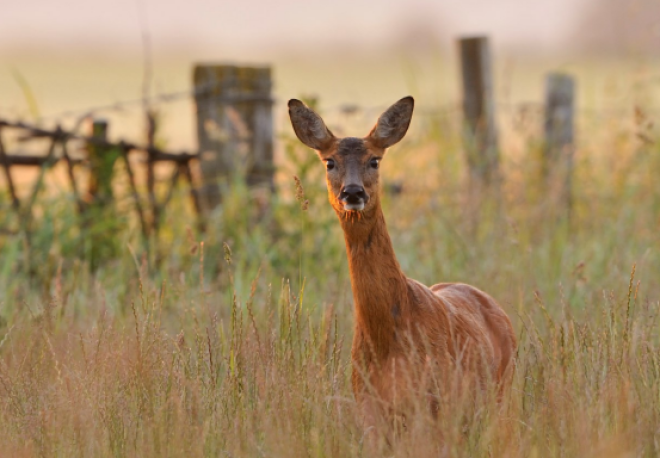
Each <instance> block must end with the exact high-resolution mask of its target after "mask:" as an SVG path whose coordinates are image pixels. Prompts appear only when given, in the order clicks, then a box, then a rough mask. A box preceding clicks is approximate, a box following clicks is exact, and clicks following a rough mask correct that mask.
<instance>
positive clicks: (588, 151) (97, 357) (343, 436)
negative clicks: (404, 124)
mask: <svg viewBox="0 0 660 458" xmlns="http://www.w3.org/2000/svg"><path fill="white" fill-rule="evenodd" d="M523 114H524V113H523ZM628 118H630V119H628ZM636 119H637V121H634V119H633V114H632V113H631V114H630V116H627V117H626V118H625V119H623V120H621V118H618V117H612V118H611V119H608V120H607V121H606V123H605V124H604V123H596V122H595V121H594V120H593V119H590V118H588V117H587V116H586V115H585V116H584V117H583V119H582V125H583V130H582V135H581V139H580V148H579V150H578V151H577V155H576V167H575V172H574V173H575V174H574V179H573V184H574V186H573V207H572V211H571V213H570V217H569V216H567V211H566V208H564V207H563V206H562V205H560V204H559V203H558V201H557V199H556V198H555V197H554V196H555V195H556V194H557V192H556V189H555V186H554V184H553V181H552V180H551V181H550V183H547V184H545V183H544V181H543V180H542V179H541V170H542V167H541V164H540V157H541V151H542V145H541V142H540V141H539V137H538V133H537V131H536V129H533V128H528V127H526V126H529V125H530V122H529V120H527V121H525V119H523V118H521V117H520V113H516V114H515V116H512V117H511V119H508V118H507V119H506V120H505V121H506V122H510V124H511V125H513V126H514V128H513V129H510V130H509V131H508V132H507V134H506V137H505V138H504V143H503V150H504V163H503V167H502V169H503V170H502V174H503V177H504V180H503V184H502V189H501V192H499V193H498V194H492V193H490V194H489V193H486V192H483V193H481V192H476V191H474V187H473V186H471V185H470V182H469V179H468V177H467V173H466V171H465V166H464V162H463V157H462V153H461V146H460V138H459V135H458V133H459V132H460V129H459V118H458V116H457V114H456V115H454V114H449V115H447V112H446V111H442V112H439V113H435V114H427V115H422V116H417V115H416V117H415V118H414V120H413V130H412V131H411V132H410V134H409V135H408V138H409V140H407V142H404V143H402V144H401V145H399V146H396V147H394V148H393V149H392V151H390V152H389V153H388V155H387V156H386V158H385V160H384V161H383V172H382V173H383V176H384V181H385V182H386V189H385V198H384V211H385V214H386V218H387V220H388V225H389V231H390V234H391V236H392V238H393V243H394V246H395V249H396V251H397V255H398V257H399V260H400V263H401V265H402V267H403V269H404V271H405V272H406V273H407V274H408V275H409V276H410V277H412V278H416V279H418V280H420V281H422V282H424V283H427V284H432V283H435V282H439V281H467V282H470V283H472V284H474V285H476V286H478V287H480V288H481V289H483V290H485V291H487V292H489V293H490V294H491V295H493V296H494V297H495V298H497V299H498V301H499V302H500V303H501V304H502V305H503V307H504V308H505V310H506V311H507V312H508V313H509V315H510V316H511V318H512V320H513V322H514V326H515V329H516V331H517V334H518V336H519V341H520V347H519V354H518V360H517V361H518V362H517V370H516V373H515V377H514V382H513V388H512V390H511V392H510V393H509V394H508V395H507V396H506V397H505V399H504V400H503V402H502V403H501V405H499V406H498V405H496V404H495V403H492V402H491V403H488V402H484V403H483V404H482V405H479V406H478V407H479V408H478V409H476V410H467V409H468V408H469V406H467V405H465V404H463V403H461V402H456V403H453V404H451V403H449V405H448V406H447V408H446V409H444V410H443V411H442V413H441V417H440V419H439V420H438V421H433V420H432V419H430V418H429V417H428V415H427V414H426V413H425V411H423V410H420V411H419V412H418V413H417V415H416V416H414V417H413V418H414V420H411V421H410V422H409V424H408V429H407V431H406V432H405V433H402V434H399V435H398V436H396V437H395V438H394V440H393V441H392V442H391V443H390V444H387V443H385V442H384V441H381V442H379V443H378V444H377V445H376V446H375V447H376V449H375V450H374V449H371V448H370V447H369V446H368V442H367V441H365V433H364V431H363V429H362V427H361V424H360V420H359V415H358V412H357V411H356V406H355V402H354V399H353V395H352V393H351V388H350V383H349V377H350V373H351V367H350V354H349V352H350V342H351V338H352V315H351V314H352V310H351V301H352V296H351V292H350V283H349V279H348V273H347V269H346V259H345V253H344V245H343V238H342V235H341V231H340V228H339V225H338V224H337V222H336V221H335V215H334V214H333V212H332V211H331V209H330V208H329V206H328V204H327V202H326V196H325V185H324V178H323V167H322V165H321V164H319V163H318V160H317V158H316V157H315V155H314V154H313V153H312V152H310V151H308V150H306V149H305V148H303V147H299V146H297V142H295V141H293V139H292V138H291V135H289V134H285V135H284V138H282V144H283V145H284V150H285V152H286V160H285V161H282V162H283V163H282V168H281V170H280V177H279V180H278V181H279V192H278V194H277V195H276V196H274V197H273V198H272V200H271V202H270V204H269V205H268V206H260V205H258V204H257V202H256V200H257V199H256V198H255V197H254V196H253V194H252V191H250V190H248V189H246V188H245V187H244V186H242V185H241V182H240V180H239V179H237V180H236V182H234V183H232V186H231V192H226V193H225V200H224V203H223V205H222V207H221V208H220V209H218V211H217V212H215V213H214V214H213V215H212V216H211V217H210V221H209V223H208V231H207V232H206V233H205V234H201V233H197V232H196V230H195V225H194V223H192V222H193V221H194V218H193V217H192V216H190V215H192V211H191V209H190V208H188V205H189V203H188V200H187V196H186V190H185V189H181V191H180V195H178V196H176V197H175V199H174V200H173V204H172V205H171V207H169V208H168V210H167V212H166V214H165V215H164V216H163V218H164V220H163V224H162V230H161V238H160V240H159V241H158V243H157V244H155V243H152V244H151V246H150V247H149V249H147V246H146V245H145V244H144V243H143V242H142V241H141V239H140V231H139V227H138V226H137V224H136V221H132V220H131V218H128V217H127V218H126V220H125V221H124V222H123V223H122V224H121V225H112V224H109V223H108V227H112V228H113V229H112V230H111V231H109V230H105V231H104V230H103V223H102V222H99V224H98V230H99V231H102V233H104V234H105V236H106V237H111V238H112V239H113V240H114V241H116V242H117V246H119V247H121V248H120V249H119V250H117V252H116V255H113V257H112V258H111V259H109V260H107V261H106V262H105V263H104V264H102V265H100V266H98V268H97V269H96V270H95V271H94V273H92V269H91V268H90V262H91V261H90V260H91V256H92V253H93V252H94V248H93V247H91V246H89V241H90V240H93V239H94V238H97V237H98V234H93V235H90V234H88V233H86V232H81V231H80V230H79V229H78V227H79V225H78V224H77V223H78V222H77V216H76V215H75V208H74V206H73V205H72V202H71V201H70V198H69V196H68V195H67V194H66V192H64V191H62V192H59V193H48V195H43V196H42V197H41V198H40V199H41V200H40V202H39V205H38V207H39V208H38V212H37V218H38V219H37V220H36V221H35V224H34V225H33V226H34V227H35V230H34V233H33V234H32V236H31V243H30V244H29V245H28V244H27V243H26V242H25V237H24V236H22V235H20V234H19V235H18V236H3V237H2V239H0V272H1V275H0V315H1V317H2V319H1V320H0V449H2V450H3V455H7V456H16V457H20V456H26V457H27V456H48V457H55V456H62V457H71V456H81V457H83V456H97V457H104V456H114V457H121V456H140V457H149V456H153V457H164V456H231V457H239V456H245V457H254V456H314V457H316V456H319V457H320V456H332V457H335V456H410V457H419V456H438V455H443V454H446V455H447V456H470V457H475V456H520V457H530V456H621V455H624V454H625V455H634V456H657V455H658V454H659V453H660V429H659V428H658V425H660V339H659V335H660V329H659V326H658V317H657V314H658V309H659V308H660V284H659V283H658V276H657V272H658V271H660V251H659V249H660V239H659V237H658V232H657V230H658V225H659V223H660V186H658V184H657V180H656V176H657V173H658V171H659V170H660V147H659V143H658V141H657V139H655V138H653V131H652V129H651V128H650V127H648V120H647V119H646V118H645V115H644V114H643V113H642V112H641V110H640V111H638V116H637V118H636ZM514 121H515V122H514ZM635 122H636V123H635ZM507 125H508V124H507ZM596 125H597V126H598V127H594V126H596ZM645 126H646V127H645ZM647 127H648V128H647ZM585 128H588V129H589V130H588V131H585V130H584V129H585ZM640 129H646V130H644V131H643V132H641V133H643V134H644V135H643V137H640V136H639V135H638V134H640ZM287 132H288V130H287ZM592 132H593V135H590V134H591V133H592ZM293 175H297V176H298V177H299V178H300V185H299V186H298V188H297V189H296V182H295V181H294V179H293ZM387 183H400V184H401V188H402V192H398V187H391V186H387ZM296 196H297V197H298V200H296ZM4 202H7V200H4ZM127 202H128V200H127ZM128 205H129V203H125V202H121V201H120V202H118V203H117V208H118V211H119V210H121V209H122V208H124V209H125V208H126V207H127V206H128ZM0 211H1V212H2V215H0V216H1V217H2V220H3V221H5V222H6V224H7V225H11V224H13V222H14V220H13V218H15V216H13V214H12V213H11V211H10V209H9V207H8V205H6V204H5V205H3V206H2V208H1V209H0ZM183 215H185V216H183ZM95 227H96V226H95ZM161 257H162V261H161V262H160V263H156V262H155V260H156V259H157V258H161ZM468 412H471V413H469V414H468Z"/></svg>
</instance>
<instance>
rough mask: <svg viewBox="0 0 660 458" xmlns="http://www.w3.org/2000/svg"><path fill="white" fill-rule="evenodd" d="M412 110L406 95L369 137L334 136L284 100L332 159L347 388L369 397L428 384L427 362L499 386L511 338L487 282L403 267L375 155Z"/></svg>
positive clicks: (304, 133)
mask: <svg viewBox="0 0 660 458" xmlns="http://www.w3.org/2000/svg"><path fill="white" fill-rule="evenodd" d="M412 111H413V99H412V97H407V98H404V99H401V100H400V101H399V102H397V103H396V104H394V105H393V106H392V107H390V108H389V109H388V110H387V111H386V112H385V113H383V115H381V117H380V118H379V120H378V123H377V124H376V126H375V127H374V129H373V130H372V131H371V132H370V133H369V135H368V136H367V137H365V138H361V139H360V138H352V137H349V138H344V139H338V138H336V137H335V136H334V135H333V134H332V133H331V132H330V130H329V129H328V128H327V127H326V125H325V123H324V122H323V120H322V119H321V118H320V117H319V116H318V115H317V114H316V113H315V112H314V111H312V110H311V109H309V108H307V107H306V106H305V105H304V104H303V103H302V102H300V101H298V100H291V101H290V102H289V114H290V117H291V122H292V124H293V127H294V130H295V132H296V135H297V136H298V138H299V139H300V140H301V141H302V142H303V143H305V144H306V145H307V146H309V147H311V148H313V149H316V150H317V151H318V154H319V156H320V158H321V160H323V161H325V162H326V163H327V164H328V172H327V175H326V177H327V186H328V196H329V200H330V203H331V205H332V207H333V209H334V210H335V212H336V213H337V216H338V217H339V221H340V223H341V227H342V229H343V231H344V238H345V241H346V252H347V254H348V265H349V269H350V277H351V286H352V290H353V298H354V302H355V310H354V315H355V335H354V338H353V348H352V360H353V364H354V367H353V376H352V383H353V390H354V393H355V396H356V398H357V400H358V401H359V402H361V403H363V404H365V406H366V405H368V404H369V399H370V396H369V393H374V394H375V395H376V397H377V398H378V402H379V403H380V404H381V405H383V404H384V405H386V406H390V407H394V408H396V406H397V405H399V404H400V403H402V402H405V398H406V395H407V392H408V391H411V390H415V389H422V390H424V389H425V387H424V386H420V385H424V383H426V382H425V380H427V379H426V378H425V374H427V373H429V372H431V371H434V373H435V374H436V375H438V374H439V376H440V377H441V378H443V379H445V380H447V381H449V383H450V384H451V383H455V381H456V380H457V379H458V381H459V384H463V382H466V383H468V384H470V385H477V386H482V387H483V386H486V385H487V384H488V383H495V384H498V386H499V387H500V388H501V387H502V386H504V385H506V384H507V383H509V380H510V377H509V374H510V372H511V369H512V361H513V356H514V353H515V350H516V345H517V343H516V337H515V334H514V331H513V328H512V326H511V322H510V320H509V318H508V317H507V315H506V313H505V312H504V311H503V310H502V308H501V307H500V306H499V305H498V304H497V302H495V300H493V298H491V297H490V296H489V295H487V294H486V293H484V292H483V291H480V290H479V289H477V288H475V287H473V286H470V285H466V284H462V283H439V284H437V285H433V286H431V287H430V288H428V287H426V286H424V285H422V284H421V283H419V282H417V281H415V280H413V279H410V278H407V277H406V275H405V274H404V273H403V272H402V271H401V267H400V266H399V263H398V261H397V259H396V256H395V253H394V249H393V247H392V242H391V240H390V237H389V234H388V232H387V227H386V224H385V217H384V215H383V212H382V209H381V205H380V197H379V192H378V191H379V174H378V167H377V165H378V162H379V161H380V159H381V158H382V157H383V156H384V154H385V149H386V148H387V147H389V146H391V145H393V144H394V143H396V142H398V141H399V140H400V139H401V138H402V137H403V136H404V135H405V133H406V131H407V129H408V125H409V123H410V119H411V116H412ZM348 191H350V192H348ZM354 208H358V210H355V209H354Z"/></svg>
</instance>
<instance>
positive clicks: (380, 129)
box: [367, 96, 415, 148]
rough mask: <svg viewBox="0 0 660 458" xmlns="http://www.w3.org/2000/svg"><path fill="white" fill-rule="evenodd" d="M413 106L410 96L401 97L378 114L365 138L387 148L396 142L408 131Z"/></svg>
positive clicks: (413, 101) (413, 102)
mask: <svg viewBox="0 0 660 458" xmlns="http://www.w3.org/2000/svg"><path fill="white" fill-rule="evenodd" d="M414 107H415V100H414V99H413V98H412V97H410V96H408V97H404V98H402V99H401V100H399V101H398V102H396V103H395V104H394V105H392V106H391V107H389V108H388V109H387V110H386V111H385V113H383V114H382V115H380V118H378V122H377V123H376V125H375V126H374V128H373V129H372V130H371V132H369V135H368V136H367V138H368V139H369V140H371V141H372V142H373V143H374V145H376V146H377V147H379V148H389V147H390V146H392V145H394V144H395V143H398V142H399V141H400V140H401V139H402V138H403V136H404V135H406V132H407V131H408V126H409V125H410V119H411V118H412V113H413V108H414Z"/></svg>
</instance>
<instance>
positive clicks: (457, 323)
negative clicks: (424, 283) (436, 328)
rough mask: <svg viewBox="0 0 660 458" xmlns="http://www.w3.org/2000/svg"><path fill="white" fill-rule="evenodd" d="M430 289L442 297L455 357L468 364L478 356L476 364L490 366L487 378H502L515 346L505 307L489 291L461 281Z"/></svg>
mask: <svg viewBox="0 0 660 458" xmlns="http://www.w3.org/2000/svg"><path fill="white" fill-rule="evenodd" d="M430 289H431V291H432V292H433V293H435V295H436V296H437V297H438V298H440V299H441V303H442V304H443V305H444V307H445V309H446V311H447V314H448V316H449V321H450V323H451V332H452V341H453V344H454V345H453V346H454V352H455V356H456V358H457V359H458V360H459V361H461V360H462V361H465V362H466V363H467V364H472V363H475V360H476V359H481V361H479V362H477V364H480V365H482V364H483V363H486V365H487V366H489V367H490V369H491V374H490V375H489V377H492V378H493V379H494V380H496V381H498V382H500V381H502V379H503V378H505V377H506V376H507V372H508V371H509V370H510V369H509V366H510V364H511V362H512V359H513V356H514V353H515V349H516V346H517V342H516V337H515V333H514V331H513V326H512V325H511V321H510V320H509V317H508V316H507V315H506V313H505V312H504V310H502V308H501V307H500V306H499V304H498V303H497V302H496V301H495V300H494V299H493V298H492V297H490V296H489V295H488V294H486V293H484V292H483V291H481V290H479V289H477V288H475V287H474V286H470V285H466V284H464V283H439V284H436V285H433V286H431V287H430ZM484 358H485V359H486V361H483V359H484Z"/></svg>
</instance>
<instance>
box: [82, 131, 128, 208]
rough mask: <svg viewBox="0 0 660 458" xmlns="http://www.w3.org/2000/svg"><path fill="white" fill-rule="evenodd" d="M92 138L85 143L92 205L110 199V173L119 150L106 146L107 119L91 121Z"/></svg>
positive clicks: (103, 202)
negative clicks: (87, 153) (87, 154)
mask: <svg viewBox="0 0 660 458" xmlns="http://www.w3.org/2000/svg"><path fill="white" fill-rule="evenodd" d="M91 136H92V138H93V139H94V141H92V142H89V143H88V144H87V150H88V152H89V164H90V177H89V187H88V192H89V196H90V198H91V199H92V202H94V205H104V204H107V203H109V202H111V201H112V173H113V168H114V165H115V162H116V161H117V159H118V158H119V153H120V152H119V151H117V150H113V149H111V148H108V146H107V145H105V143H106V142H107V141H108V121H106V120H105V119H95V120H94V121H93V122H92V135H91Z"/></svg>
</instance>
